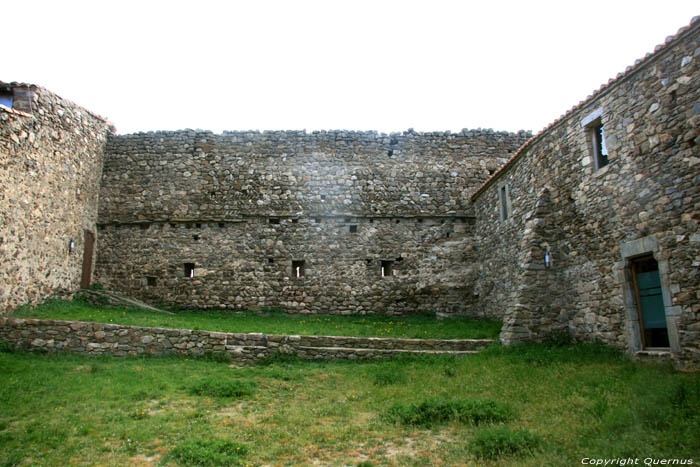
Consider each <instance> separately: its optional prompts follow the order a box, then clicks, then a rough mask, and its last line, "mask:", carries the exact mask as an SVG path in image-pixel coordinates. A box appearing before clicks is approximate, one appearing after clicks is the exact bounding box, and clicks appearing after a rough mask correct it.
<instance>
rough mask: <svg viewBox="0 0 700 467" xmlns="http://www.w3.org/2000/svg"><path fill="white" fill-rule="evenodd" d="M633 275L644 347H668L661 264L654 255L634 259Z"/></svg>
mask: <svg viewBox="0 0 700 467" xmlns="http://www.w3.org/2000/svg"><path fill="white" fill-rule="evenodd" d="M632 277H633V283H634V292H635V295H636V297H635V298H636V303H637V313H639V326H640V331H641V332H640V334H641V338H642V348H643V349H648V348H668V347H669V346H670V344H669V339H668V326H667V323H666V310H665V307H664V300H663V294H662V291H661V277H660V275H659V264H658V263H657V261H656V260H655V259H654V257H653V256H643V257H640V258H636V259H634V260H632Z"/></svg>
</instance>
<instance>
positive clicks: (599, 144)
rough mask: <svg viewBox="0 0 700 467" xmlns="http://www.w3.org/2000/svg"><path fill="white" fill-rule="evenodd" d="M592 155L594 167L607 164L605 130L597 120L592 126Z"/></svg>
mask: <svg viewBox="0 0 700 467" xmlns="http://www.w3.org/2000/svg"><path fill="white" fill-rule="evenodd" d="M592 132H593V155H594V158H595V166H596V169H601V168H603V167H605V166H606V165H608V164H609V163H610V161H609V160H608V148H607V147H606V146H605V130H604V129H603V124H602V123H600V121H598V122H597V123H595V124H594V126H593V130H592Z"/></svg>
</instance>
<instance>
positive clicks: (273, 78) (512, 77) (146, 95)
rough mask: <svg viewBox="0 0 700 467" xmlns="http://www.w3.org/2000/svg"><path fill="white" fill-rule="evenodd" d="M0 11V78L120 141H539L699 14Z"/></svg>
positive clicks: (419, 7)
mask: <svg viewBox="0 0 700 467" xmlns="http://www.w3.org/2000/svg"><path fill="white" fill-rule="evenodd" d="M30 5H31V8H29V6H30ZM2 11H3V14H2V16H3V18H5V20H3V22H2V23H3V27H2V36H3V43H4V47H3V55H4V59H3V64H2V66H1V67H0V81H23V82H28V83H34V84H38V85H40V86H43V87H46V88H48V89H49V90H51V91H53V92H55V93H57V94H59V95H60V96H62V97H64V98H66V99H69V100H71V101H73V102H76V103H77V104H79V105H82V106H83V107H86V108H88V109H89V110H92V111H94V112H96V113H98V114H100V115H102V116H104V117H106V118H108V119H109V120H110V121H111V122H113V123H114V124H115V125H116V127H117V130H118V132H119V133H131V132H135V131H149V130H175V129H181V128H202V129H208V130H213V131H215V132H221V131H222V130H250V129H259V130H280V129H285V130H296V129H306V130H307V131H311V130H319V129H348V130H378V131H382V132H391V131H404V130H407V129H408V128H414V129H415V130H417V131H435V130H440V131H444V130H451V131H459V130H460V129H462V128H493V129H495V130H508V131H517V130H520V129H526V130H532V131H534V132H537V131H539V130H541V129H542V128H543V127H544V126H545V125H547V124H548V123H550V122H552V121H553V120H555V119H556V118H558V117H559V115H561V114H562V113H564V112H566V111H567V110H568V109H569V108H571V107H572V106H573V105H575V104H577V103H578V102H579V101H580V100H583V99H585V98H586V96H588V95H589V94H591V93H592V92H593V91H594V90H595V89H597V88H598V87H599V86H600V85H601V84H603V83H604V82H607V80H608V78H612V77H614V76H615V75H616V74H617V73H618V72H620V71H623V70H624V69H625V68H626V67H627V66H628V65H631V64H633V63H634V61H635V59H637V58H641V57H643V56H644V55H645V54H646V53H647V52H651V51H653V49H654V46H655V45H657V44H659V43H662V42H663V41H664V39H665V38H666V36H669V35H673V34H675V33H676V32H677V30H678V29H679V28H680V27H682V26H685V25H687V24H688V23H689V22H690V20H691V18H692V17H693V16H694V15H697V14H700V8H698V3H697V0H693V1H685V0H665V1H659V0H656V1H647V0H637V1H618V0H605V1H599V0H586V1H569V0H559V1H552V2H546V1H513V2H507V1H497V0H481V1H476V2H471V1H452V2H449V1H440V0H424V1H421V2H414V1H410V0H403V1H382V0H374V1H363V0H353V1H333V0H325V1H294V0H287V1H265V0H258V1H232V0H230V1H223V0H222V1H206V0H197V1H187V2H181V1H176V0H171V1H164V2H161V1H149V0H140V1H130V0H121V1H119V2H105V1H99V0H91V1H86V2H77V1H56V0H54V1H48V2H42V1H32V2H30V3H24V2H17V1H15V2H11V3H10V4H8V5H4V6H3V10H2ZM8 54H9V57H8Z"/></svg>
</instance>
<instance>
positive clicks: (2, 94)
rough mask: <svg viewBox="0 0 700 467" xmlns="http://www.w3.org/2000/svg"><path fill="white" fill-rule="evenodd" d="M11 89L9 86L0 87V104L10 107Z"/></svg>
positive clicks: (11, 99)
mask: <svg viewBox="0 0 700 467" xmlns="http://www.w3.org/2000/svg"><path fill="white" fill-rule="evenodd" d="M12 101H13V96H12V89H11V88H0V105H4V106H5V107H9V108H12Z"/></svg>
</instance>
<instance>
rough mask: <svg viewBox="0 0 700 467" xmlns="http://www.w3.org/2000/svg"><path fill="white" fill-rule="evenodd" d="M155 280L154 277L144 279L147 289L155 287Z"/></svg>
mask: <svg viewBox="0 0 700 467" xmlns="http://www.w3.org/2000/svg"><path fill="white" fill-rule="evenodd" d="M156 283H157V281H156V278H155V277H146V285H147V286H149V287H155V286H156Z"/></svg>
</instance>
